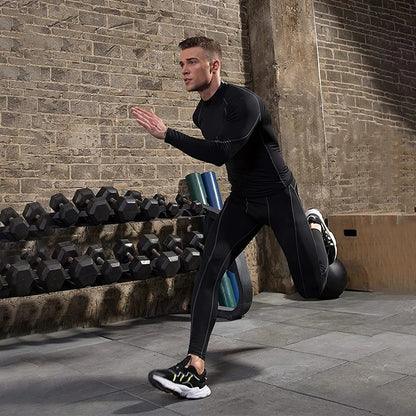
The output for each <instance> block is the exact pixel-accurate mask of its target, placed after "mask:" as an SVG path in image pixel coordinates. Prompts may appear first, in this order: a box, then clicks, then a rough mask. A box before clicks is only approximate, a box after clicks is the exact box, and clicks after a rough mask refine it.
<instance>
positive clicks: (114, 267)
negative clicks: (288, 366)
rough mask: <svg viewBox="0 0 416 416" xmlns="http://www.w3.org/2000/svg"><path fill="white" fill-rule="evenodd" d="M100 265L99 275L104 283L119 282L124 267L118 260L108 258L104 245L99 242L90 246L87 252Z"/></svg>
mask: <svg viewBox="0 0 416 416" xmlns="http://www.w3.org/2000/svg"><path fill="white" fill-rule="evenodd" d="M85 254H86V255H87V256H90V257H91V258H92V259H93V260H94V262H95V263H96V264H97V265H98V266H99V277H100V278H101V279H102V280H103V282H104V283H115V282H118V281H119V280H120V278H121V276H122V274H123V269H122V268H121V264H120V262H119V261H118V260H115V259H106V258H105V253H104V249H103V247H101V246H100V245H99V244H94V245H92V246H89V247H88V249H87V251H86V253H85Z"/></svg>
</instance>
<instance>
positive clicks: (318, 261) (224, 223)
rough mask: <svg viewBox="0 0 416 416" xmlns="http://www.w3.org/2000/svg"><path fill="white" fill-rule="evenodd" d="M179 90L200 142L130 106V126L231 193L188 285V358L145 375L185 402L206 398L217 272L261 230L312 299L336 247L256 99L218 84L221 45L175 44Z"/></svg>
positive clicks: (206, 41) (203, 41) (209, 42)
mask: <svg viewBox="0 0 416 416" xmlns="http://www.w3.org/2000/svg"><path fill="white" fill-rule="evenodd" d="M179 47H180V49H181V53H180V66H181V68H182V76H183V80H184V83H185V87H186V90H187V91H196V92H198V94H199V95H200V97H201V100H200V102H199V104H198V106H197V108H196V110H195V112H194V114H193V121H194V123H195V125H196V126H197V127H198V128H199V129H200V130H201V132H202V135H203V136H204V139H205V140H201V139H198V138H193V137H190V136H187V135H185V134H183V133H181V132H179V131H176V130H174V129H172V128H169V127H167V126H166V125H165V123H164V122H163V120H162V119H160V118H159V117H158V116H157V115H156V114H154V113H153V112H152V111H147V110H145V109H142V108H140V107H134V108H133V109H132V114H133V116H134V117H135V119H136V121H137V123H138V124H140V125H141V126H143V127H144V128H145V129H146V130H147V131H148V132H149V133H150V134H151V135H152V136H154V137H155V138H157V139H160V140H164V141H165V142H166V143H169V144H171V145H172V146H174V147H176V148H177V149H179V150H181V151H183V152H184V153H186V154H187V155H189V156H191V157H194V158H196V159H198V160H201V161H204V162H208V163H212V164H214V165H217V166H221V165H223V164H225V165H226V168H227V174H228V179H229V181H230V183H231V193H230V195H229V197H228V198H227V199H226V201H225V203H224V207H223V209H222V210H221V211H220V213H219V215H218V216H217V218H216V220H215V221H214V223H213V225H212V226H211V227H210V230H209V232H208V235H207V236H206V239H205V245H204V252H203V256H202V259H201V265H200V267H199V270H198V273H197V277H196V280H195V284H194V290H193V297H192V306H191V334H190V343H189V349H188V354H187V356H186V357H185V358H184V360H183V361H181V362H180V363H178V364H176V365H175V366H172V367H170V368H168V369H163V370H154V371H152V372H150V373H149V381H150V383H152V385H154V386H155V387H157V388H159V389H161V390H163V391H167V392H170V393H174V394H176V395H179V396H181V397H184V398H187V399H198V398H203V397H207V396H209V395H210V394H211V390H210V388H209V387H208V385H207V384H206V380H207V378H206V374H207V373H206V370H205V354H206V351H207V347H208V342H209V338H210V335H211V332H212V329H213V327H214V324H215V321H216V316H217V310H218V286H219V283H220V280H221V277H222V276H223V274H224V272H225V271H226V270H227V269H228V267H229V266H230V264H231V263H232V262H233V261H234V259H235V258H236V257H237V256H238V254H239V253H241V252H242V251H243V250H244V248H245V247H246V246H247V244H248V243H249V242H250V241H251V240H252V239H253V238H254V236H255V235H256V234H257V233H258V232H259V230H260V229H261V228H262V226H263V225H266V224H267V225H269V226H270V227H271V228H272V229H273V232H274V234H275V236H276V238H277V240H278V242H279V244H280V246H281V247H282V250H283V252H284V254H285V256H286V259H287V261H288V265H289V269H290V272H291V275H292V278H293V281H294V284H295V286H296V288H297V290H298V292H299V293H300V294H301V295H302V296H303V297H305V298H313V297H318V296H319V295H320V293H322V291H323V289H324V287H325V284H326V281H327V276H328V266H329V264H330V263H332V262H333V261H334V260H335V258H336V242H335V239H334V236H333V235H332V233H331V232H330V231H329V229H328V228H327V226H326V224H325V222H324V220H323V217H322V215H321V213H320V212H319V211H318V210H316V209H312V210H309V211H307V212H306V214H305V212H304V210H303V208H302V204H301V201H300V199H299V196H298V192H297V185H296V181H295V179H294V177H293V174H292V172H291V171H290V169H289V168H288V166H287V165H286V163H285V162H284V160H283V157H282V154H281V152H280V148H279V144H278V141H277V138H276V136H275V134H274V132H273V128H272V122H271V116H270V114H269V112H268V110H267V108H266V105H265V103H264V102H263V100H262V99H261V98H260V97H259V96H257V95H256V94H254V93H253V92H251V91H249V90H248V89H246V88H242V87H239V86H235V85H232V84H228V83H225V82H223V81H222V80H221V76H220V69H221V47H220V45H219V44H218V43H217V42H216V41H214V40H213V39H209V38H206V37H202V36H198V37H191V38H188V39H185V40H184V41H182V42H181V43H180V44H179Z"/></svg>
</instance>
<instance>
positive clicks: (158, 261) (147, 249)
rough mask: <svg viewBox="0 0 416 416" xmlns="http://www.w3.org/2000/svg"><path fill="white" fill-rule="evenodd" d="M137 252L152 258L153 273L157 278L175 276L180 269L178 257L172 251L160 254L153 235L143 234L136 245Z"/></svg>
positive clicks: (157, 241) (157, 242)
mask: <svg viewBox="0 0 416 416" xmlns="http://www.w3.org/2000/svg"><path fill="white" fill-rule="evenodd" d="M137 250H138V251H139V253H144V254H146V255H147V256H149V257H152V258H153V259H152V267H153V272H154V273H155V274H156V275H158V276H162V277H172V276H175V274H177V273H178V271H179V269H180V267H181V263H180V261H179V257H178V255H177V254H176V253H175V252H174V251H163V252H162V250H161V247H160V243H159V239H158V238H157V236H156V235H155V234H144V235H143V236H142V237H141V238H140V239H139V241H138V243H137Z"/></svg>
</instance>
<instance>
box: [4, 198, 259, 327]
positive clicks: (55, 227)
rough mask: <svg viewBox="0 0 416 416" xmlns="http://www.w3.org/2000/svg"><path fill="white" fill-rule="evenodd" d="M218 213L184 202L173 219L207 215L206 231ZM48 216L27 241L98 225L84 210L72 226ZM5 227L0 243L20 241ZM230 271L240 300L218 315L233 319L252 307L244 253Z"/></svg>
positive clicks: (107, 223)
mask: <svg viewBox="0 0 416 416" xmlns="http://www.w3.org/2000/svg"><path fill="white" fill-rule="evenodd" d="M217 213H218V211H217V210H215V209H214V208H212V207H208V206H204V211H203V212H202V213H199V214H198V215H196V214H195V213H192V212H191V210H189V209H188V207H187V205H186V204H184V205H183V206H182V208H181V210H180V212H179V213H178V215H177V216H176V217H175V218H173V219H177V220H179V219H184V218H188V219H189V218H198V217H201V218H203V217H205V221H204V228H205V230H204V231H205V232H206V231H207V227H209V224H210V223H211V221H212V220H213V219H214V218H215V216H216V215H217ZM47 216H48V222H49V224H50V227H49V228H48V230H45V231H42V232H40V231H39V230H36V227H33V226H31V228H30V231H29V235H28V237H27V238H26V241H35V240H41V239H44V238H45V237H48V235H54V234H55V233H56V232H57V231H58V232H59V230H62V229H66V230H68V231H71V230H72V229H73V228H74V227H89V226H97V224H90V223H88V221H87V220H86V214H85V213H83V212H82V211H81V212H80V216H79V221H78V222H77V223H76V224H74V225H73V226H70V227H64V226H62V225H60V224H59V223H57V222H56V221H55V218H54V217H55V216H56V213H48V214H47ZM166 218H167V216H165V215H163V213H162V215H160V216H159V217H157V218H155V219H153V220H150V221H158V220H162V219H166ZM129 222H131V221H129ZM135 222H137V221H135ZM120 223H121V222H120V221H112V220H109V221H107V222H106V223H105V224H98V226H105V225H117V224H120ZM5 228H6V227H0V243H6V244H7V243H10V242H14V243H19V242H18V241H14V240H12V239H10V236H9V235H6V234H5V233H3V231H4V229H5ZM230 271H232V272H233V273H235V275H236V278H237V284H238V289H239V293H240V296H239V301H238V303H237V306H236V307H235V308H227V307H223V306H220V307H219V309H218V316H219V317H220V318H224V319H229V320H232V319H238V318H241V317H242V316H243V315H244V314H245V313H246V312H247V311H248V309H249V308H250V306H251V301H252V286H251V279H250V276H249V272H248V268H247V264H246V261H245V258H244V255H243V254H242V255H240V256H239V257H238V258H237V259H236V261H235V262H234V263H233V265H232V266H231V267H230ZM129 280H131V279H129Z"/></svg>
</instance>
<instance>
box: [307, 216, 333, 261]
mask: <svg viewBox="0 0 416 416" xmlns="http://www.w3.org/2000/svg"><path fill="white" fill-rule="evenodd" d="M305 214H306V218H307V219H308V222H309V224H310V223H315V224H319V225H320V226H321V228H322V238H323V239H324V244H325V248H326V252H327V254H328V262H329V264H331V263H333V262H334V261H335V259H336V258H337V242H336V240H335V237H334V234H332V233H331V231H329V228H328V227H327V225H326V224H325V221H324V217H323V216H322V214H321V213H320V212H319V211H318V210H317V209H314V208H312V209H308V210H307V211H306V213H305Z"/></svg>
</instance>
